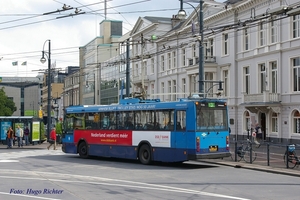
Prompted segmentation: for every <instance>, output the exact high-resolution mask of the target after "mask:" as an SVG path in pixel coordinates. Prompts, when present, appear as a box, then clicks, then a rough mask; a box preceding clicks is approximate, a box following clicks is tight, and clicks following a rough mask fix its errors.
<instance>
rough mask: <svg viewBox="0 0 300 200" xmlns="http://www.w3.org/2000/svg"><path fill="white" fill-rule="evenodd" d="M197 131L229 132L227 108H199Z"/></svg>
mask: <svg viewBox="0 0 300 200" xmlns="http://www.w3.org/2000/svg"><path fill="white" fill-rule="evenodd" d="M196 118H197V120H196V122H197V124H196V127H197V130H202V131H203V130H208V129H209V130H228V118H227V110H226V106H224V107H209V106H203V104H202V106H201V105H200V106H197V116H196Z"/></svg>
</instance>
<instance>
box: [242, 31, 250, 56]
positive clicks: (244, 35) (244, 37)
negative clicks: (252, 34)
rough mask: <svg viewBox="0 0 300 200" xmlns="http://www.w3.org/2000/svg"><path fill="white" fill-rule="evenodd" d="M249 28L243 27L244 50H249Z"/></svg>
mask: <svg viewBox="0 0 300 200" xmlns="http://www.w3.org/2000/svg"><path fill="white" fill-rule="evenodd" d="M248 31H249V29H248V28H245V29H244V33H243V49H244V51H247V50H249V33H248Z"/></svg>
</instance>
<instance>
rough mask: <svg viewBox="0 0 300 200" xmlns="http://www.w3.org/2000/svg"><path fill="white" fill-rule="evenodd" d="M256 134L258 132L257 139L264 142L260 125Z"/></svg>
mask: <svg viewBox="0 0 300 200" xmlns="http://www.w3.org/2000/svg"><path fill="white" fill-rule="evenodd" d="M255 132H256V137H257V138H258V139H259V140H262V131H261V126H260V125H259V124H258V123H257V124H256V125H255Z"/></svg>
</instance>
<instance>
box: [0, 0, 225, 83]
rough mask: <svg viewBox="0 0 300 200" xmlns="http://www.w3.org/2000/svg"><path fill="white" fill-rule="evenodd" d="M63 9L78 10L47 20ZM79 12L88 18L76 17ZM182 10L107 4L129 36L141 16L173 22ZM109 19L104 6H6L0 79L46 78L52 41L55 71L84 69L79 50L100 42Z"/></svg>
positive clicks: (76, 1)
mask: <svg viewBox="0 0 300 200" xmlns="http://www.w3.org/2000/svg"><path fill="white" fill-rule="evenodd" d="M216 1H218V2H223V1H221V0H216ZM64 4H65V5H66V6H67V7H68V6H70V7H72V8H73V9H70V10H66V11H63V12H56V13H52V14H47V13H49V12H53V11H57V10H63V9H62V7H63V6H64ZM192 4H193V5H194V6H195V7H196V6H197V5H198V3H192ZM76 8H77V9H78V11H79V13H83V12H85V13H84V14H80V15H77V16H74V14H75V9H76ZM179 8H180V2H179V0H107V15H106V17H107V19H108V20H120V21H123V34H125V33H127V32H128V31H130V30H131V29H132V28H133V27H134V25H135V23H136V21H137V20H138V18H139V17H140V16H159V17H170V18H171V17H172V15H176V14H177V13H178V10H179ZM184 9H185V10H186V12H187V14H190V13H191V12H192V11H193V8H192V7H191V6H190V5H188V4H184ZM45 13H46V14H45ZM70 14H73V16H71V17H63V16H69V15H70ZM57 17H63V18H60V19H57ZM104 19H105V16H104V0H99V1H96V0H1V1H0V77H34V76H36V75H37V74H38V72H44V71H45V70H46V69H47V67H48V65H47V63H48V62H47V61H46V63H44V64H42V63H41V62H40V59H41V57H42V51H43V50H45V51H46V52H48V45H49V42H48V41H47V40H51V63H52V64H53V65H55V67H56V68H58V69H61V70H64V69H65V68H66V67H68V66H79V47H81V46H84V45H86V44H88V43H89V42H90V41H91V40H93V39H94V38H95V37H97V36H99V32H100V26H99V23H100V22H101V21H102V20H104ZM13 62H18V65H15V66H13ZM25 62H26V65H25ZM22 64H23V65H22Z"/></svg>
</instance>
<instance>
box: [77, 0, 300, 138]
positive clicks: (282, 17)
mask: <svg viewBox="0 0 300 200" xmlns="http://www.w3.org/2000/svg"><path fill="white" fill-rule="evenodd" d="M225 3H226V4H224V6H211V5H210V4H209V3H205V2H204V5H203V10H202V11H203V15H204V19H203V22H204V29H203V30H200V27H199V24H200V23H199V21H200V20H199V13H200V10H199V6H198V7H197V8H195V11H193V12H192V13H191V15H189V16H188V18H187V19H185V20H179V18H178V16H176V15H174V16H173V17H172V18H161V17H147V16H146V17H140V18H139V19H138V20H137V22H136V24H135V26H134V28H133V29H132V31H131V33H130V49H131V54H130V69H131V70H130V83H131V94H132V96H139V97H142V98H160V99H161V100H162V101H174V100H177V99H178V98H183V97H188V96H191V95H193V94H199V89H200V88H199V85H200V84H199V81H200V82H201V81H203V86H204V91H203V92H204V94H201V95H204V97H208V98H223V99H226V100H227V104H228V108H229V115H230V120H229V121H230V128H231V137H232V138H233V139H243V138H246V137H248V134H251V129H252V128H254V127H255V125H256V124H259V125H260V126H261V127H262V131H263V135H262V139H263V140H267V141H273V142H281V143H290V142H297V141H298V142H299V140H300V103H299V99H300V84H299V83H300V78H299V77H300V75H299V74H300V73H299V69H300V53H299V52H300V51H299V45H300V11H299V10H300V9H299V6H300V3H299V2H298V1H297V0H289V1H282V0H228V1H226V2H225ZM201 31H203V36H204V37H203V38H201V37H200V36H201ZM119 42H122V41H119ZM124 42H126V41H125V40H124ZM200 47H203V55H199V53H200V52H199V48H200ZM86 49H87V48H86ZM97 49H98V48H97ZM97 49H96V48H94V49H93V51H94V52H95V53H94V55H97V56H91V57H90V56H88V54H86V53H85V54H81V55H84V56H83V57H84V58H83V59H82V60H81V65H82V66H84V67H83V69H84V68H85V69H87V68H88V67H87V66H89V65H91V63H97V65H98V64H99V63H100V64H103V66H97V65H96V66H95V65H94V67H93V68H92V70H96V71H97V70H98V71H97V73H96V75H95V76H94V77H93V76H92V77H93V80H94V84H95V85H96V86H95V88H96V87H97V86H98V85H99V87H98V89H97V90H96V91H97V92H94V97H93V98H95V99H96V96H97V98H98V101H97V100H94V102H96V103H97V102H99V103H98V104H109V103H112V102H108V101H106V100H105V101H103V102H102V101H101V98H102V97H103V98H105V96H106V97H107V95H108V93H104V92H108V90H107V89H110V92H112V94H111V96H110V98H111V97H112V96H115V97H120V96H119V91H120V89H119V88H118V89H116V87H115V86H116V84H115V83H116V82H117V83H118V84H117V85H120V80H121V79H120V77H122V78H124V76H123V75H120V73H121V70H118V67H117V65H113V63H117V62H118V59H116V58H113V56H112V54H110V59H106V60H104V59H103V60H101V59H99V52H98V53H96V50H97ZM105 52H107V51H105ZM109 52H110V51H109ZM118 53H119V52H118V50H116V55H117V57H118V55H119V54H118ZM202 56H203V61H204V65H203V67H204V73H203V77H201V79H200V77H199V72H200V66H201V65H199V61H200V60H201V58H202ZM92 57H93V59H92ZM89 58H91V60H89ZM121 61H122V59H121V58H120V59H119V62H121ZM111 66H113V67H111ZM99 68H100V70H99ZM98 72H99V73H98ZM116 72H117V73H116ZM80 74H81V75H82V74H83V75H85V76H87V74H89V72H87V71H84V70H82V71H81V72H80ZM97 74H99V75H97ZM109 74H110V76H108V75H109ZM115 80H118V81H115ZM218 82H221V83H222V88H223V92H222V93H220V92H219V91H218V87H217V86H218V85H219V84H216V83H218ZM83 83H86V81H83ZM85 85H86V84H85ZM108 85H109V87H108ZM107 87H108V88H107ZM114 93H116V94H115V95H114ZM98 95H99V97H98ZM86 102H87V103H89V102H91V101H86ZM83 104H85V103H84V101H83Z"/></svg>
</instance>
